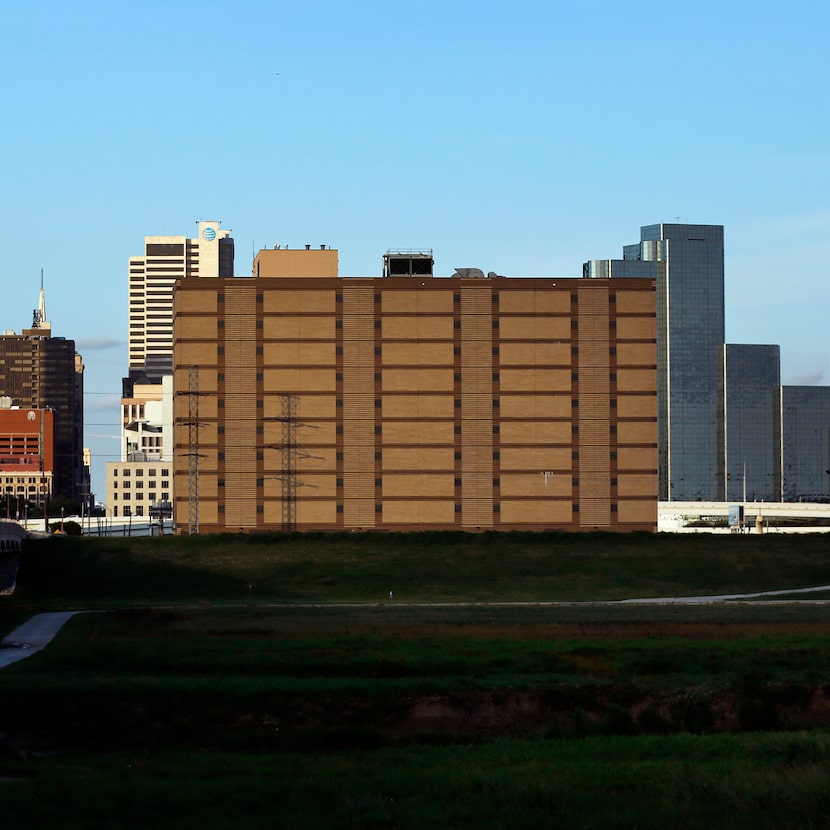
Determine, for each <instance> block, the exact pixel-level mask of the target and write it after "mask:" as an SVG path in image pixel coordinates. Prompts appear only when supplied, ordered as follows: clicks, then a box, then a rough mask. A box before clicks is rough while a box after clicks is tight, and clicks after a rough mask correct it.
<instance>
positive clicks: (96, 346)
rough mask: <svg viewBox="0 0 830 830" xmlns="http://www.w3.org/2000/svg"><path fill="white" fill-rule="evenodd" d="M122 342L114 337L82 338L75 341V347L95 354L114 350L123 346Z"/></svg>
mask: <svg viewBox="0 0 830 830" xmlns="http://www.w3.org/2000/svg"><path fill="white" fill-rule="evenodd" d="M124 342H125V341H123V340H116V339H115V338H114V337H84V338H83V339H81V340H76V341H75V345H76V346H77V347H78V348H79V349H82V350H84V351H87V352H90V351H91V352H95V351H103V350H104V349H115V348H118V347H119V346H123V345H124Z"/></svg>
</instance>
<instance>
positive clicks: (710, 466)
mask: <svg viewBox="0 0 830 830" xmlns="http://www.w3.org/2000/svg"><path fill="white" fill-rule="evenodd" d="M623 257H624V259H626V260H640V261H656V262H660V263H662V268H661V269H660V271H661V273H660V276H659V277H658V280H657V401H658V416H657V425H658V442H659V458H658V463H659V477H660V498H661V499H662V500H670V501H694V500H706V501H709V500H716V499H719V498H721V494H722V493H723V492H724V487H723V484H724V482H723V467H722V465H721V463H720V462H719V451H718V450H719V443H720V442H719V429H718V424H719V423H722V417H723V407H722V403H721V399H720V396H719V394H718V389H719V387H720V385H721V384H720V382H719V378H720V374H721V365H720V362H721V360H720V357H721V349H722V347H723V342H724V310H723V285H724V270H723V226H722V225H681V224H676V225H669V224H662V223H661V224H659V225H647V226H645V227H642V228H640V242H639V243H636V244H634V245H626V246H625V247H624V249H623Z"/></svg>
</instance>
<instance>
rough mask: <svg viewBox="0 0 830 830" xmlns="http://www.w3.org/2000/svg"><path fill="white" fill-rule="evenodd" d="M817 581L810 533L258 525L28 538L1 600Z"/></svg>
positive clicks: (824, 570) (518, 595)
mask: <svg viewBox="0 0 830 830" xmlns="http://www.w3.org/2000/svg"><path fill="white" fill-rule="evenodd" d="M823 584H830V542H828V540H827V539H826V538H825V537H824V536H822V535H820V534H816V535H807V536H799V537H798V538H795V537H791V536H785V535H782V534H779V535H773V534H770V535H766V536H763V535H762V536H713V535H710V534H697V535H696V534H690V535H677V536H674V535H669V534H659V535H658V534H645V533H634V534H602V533H586V534H564V533H536V534H533V533H506V534H499V533H483V534H466V533H425V534H416V533H410V534H395V533H392V534H262V535H245V534H238V535H217V536H207V537H197V536H193V537H169V536H168V537H162V538H142V539H130V538H117V537H116V538H92V539H84V538H80V537H63V538H61V539H50V540H48V541H45V542H41V543H38V544H35V545H32V546H31V547H30V549H29V551H28V552H27V554H26V555H25V556H24V560H23V565H22V573H21V588H20V590H19V592H18V595H17V597H16V598H15V599H14V600H13V602H18V603H19V602H30V603H40V604H42V605H44V606H51V607H57V606H60V607H73V608H76V607H102V605H106V606H107V607H111V606H112V605H113V604H119V605H125V604H149V603H156V604H157V603H161V602H165V601H176V602H179V601H188V600H189V601H198V600H209V601H213V602H239V601H246V600H249V599H254V600H259V601H264V600H271V601H285V602H290V601H300V602H302V601H324V602H378V601H383V600H385V599H386V598H387V597H388V595H389V592H390V591H392V592H393V594H394V598H395V599H396V600H399V601H409V602H414V601H462V600H464V601H476V602H500V601H572V602H580V601H595V600H618V599H625V598H631V597H646V596H674V595H677V596H683V595H686V596H689V595H696V594H710V593H737V592H752V591H762V590H772V589H776V588H778V589H789V588H801V587H809V586H816V585H823Z"/></svg>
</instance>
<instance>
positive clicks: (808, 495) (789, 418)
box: [781, 386, 830, 501]
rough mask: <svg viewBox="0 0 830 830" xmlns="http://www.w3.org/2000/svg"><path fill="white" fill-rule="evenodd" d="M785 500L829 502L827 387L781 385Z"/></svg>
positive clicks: (829, 399) (829, 390) (829, 411)
mask: <svg viewBox="0 0 830 830" xmlns="http://www.w3.org/2000/svg"><path fill="white" fill-rule="evenodd" d="M781 432H782V435H783V444H784V451H783V452H784V474H783V478H784V481H783V490H784V500H785V501H830V474H828V472H827V471H828V470H830V386H782V387H781Z"/></svg>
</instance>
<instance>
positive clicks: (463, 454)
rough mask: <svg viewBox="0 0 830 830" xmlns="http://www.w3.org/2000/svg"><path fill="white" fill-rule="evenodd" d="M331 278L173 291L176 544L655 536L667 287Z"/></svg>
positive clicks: (328, 255) (272, 263)
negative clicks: (661, 319)
mask: <svg viewBox="0 0 830 830" xmlns="http://www.w3.org/2000/svg"><path fill="white" fill-rule="evenodd" d="M266 253H267V259H266V258H265V257H263V256H262V254H266ZM280 254H284V256H282V257H281V256H280ZM304 254H307V255H308V259H307V260H305V262H306V265H305V266H298V265H297V264H296V263H297V261H298V258H299V260H300V261H301V262H302V261H303V258H302V255H304ZM430 264H431V260H430ZM298 267H303V270H302V271H301V273H302V274H303V276H301V277H297V276H295V275H294V274H296V273H297V271H296V269H297V268H298ZM336 269H337V258H336V252H333V251H324V250H321V251H316V250H309V251H268V252H261V255H260V256H258V257H257V259H256V260H255V262H254V273H255V274H259V276H257V277H252V278H235V279H225V278H220V279H189V280H181V281H180V282H178V283H177V285H176V291H175V295H174V367H175V368H174V372H175V375H174V388H175V427H174V432H175V439H174V443H175V450H174V475H175V486H174V488H173V489H174V492H175V506H174V523H175V525H176V526H177V528H178V529H179V530H183V531H188V530H196V529H199V530H201V532H211V531H221V530H234V531H239V530H240V529H244V530H246V531H254V530H260V529H280V528H284V529H299V530H312V529H322V530H410V529H458V530H473V531H475V530H486V529H496V530H513V529H528V530H543V529H563V530H593V529H605V530H639V529H646V530H653V529H655V528H656V524H657V450H656V446H657V445H656V442H657V425H656V415H657V405H656V347H655V287H654V282H653V281H652V280H649V279H591V280H587V279H558V278H557V279H552V278H544V279H540V278H533V279H529V278H504V277H496V276H495V275H493V276H492V277H491V278H484V279H481V278H470V277H467V276H465V277H460V276H453V277H449V278H435V277H432V276H429V275H427V274H418V275H410V276H386V277H383V278H338V277H337V275H336ZM405 270H406V269H405ZM415 270H416V271H417V269H415ZM292 271H293V272H294V274H292V273H291V272H292ZM386 271H387V269H385V272H386ZM389 272H392V273H397V272H395V269H394V268H392V269H389ZM409 273H410V274H412V269H409ZM194 367H198V368H197V369H196V368H194ZM197 466H198V470H197ZM197 472H198V475H197ZM197 495H198V497H197Z"/></svg>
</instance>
